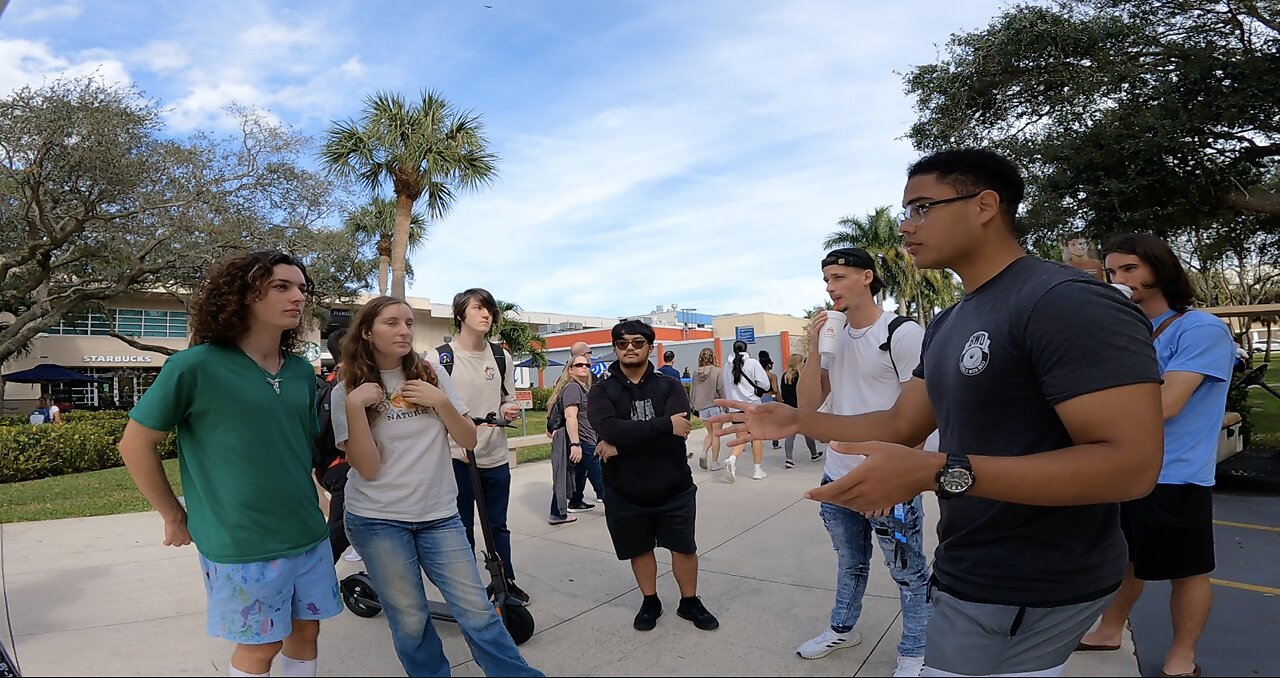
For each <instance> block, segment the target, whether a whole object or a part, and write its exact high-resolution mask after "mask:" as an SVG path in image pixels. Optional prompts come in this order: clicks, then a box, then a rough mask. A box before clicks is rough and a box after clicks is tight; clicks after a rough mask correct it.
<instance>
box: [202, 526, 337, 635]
mask: <svg viewBox="0 0 1280 678" xmlns="http://www.w3.org/2000/svg"><path fill="white" fill-rule="evenodd" d="M200 567H201V569H203V570H204V590H205V593H207V594H208V598H209V612H208V622H207V628H208V632H209V635H211V636H214V637H215V638H225V639H226V640H230V641H232V642H234V643H243V644H245V645H262V644H265V643H275V642H279V641H281V640H284V639H285V638H286V637H288V635H289V634H290V633H292V632H293V620H294V619H309V620H310V619H313V620H320V619H328V618H329V617H334V616H337V615H338V614H339V613H340V612H342V598H341V596H340V595H339V593H338V575H337V572H335V571H334V569H333V554H332V553H331V548H330V546H329V540H328V539H325V540H324V541H322V542H320V543H319V544H316V545H315V546H313V547H311V548H310V549H309V550H307V551H306V552H305V553H300V554H298V555H295V556H289V557H287V558H276V559H275V560H264V561H260V562H256V563H215V562H212V561H210V560H209V559H208V558H205V557H204V554H201V555H200Z"/></svg>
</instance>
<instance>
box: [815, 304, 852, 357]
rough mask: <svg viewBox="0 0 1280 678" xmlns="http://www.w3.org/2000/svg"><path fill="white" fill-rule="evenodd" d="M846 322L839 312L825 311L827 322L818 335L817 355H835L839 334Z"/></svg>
mask: <svg viewBox="0 0 1280 678" xmlns="http://www.w3.org/2000/svg"><path fill="white" fill-rule="evenodd" d="M846 322H847V320H845V317H844V314H843V313H841V312H840V311H827V322H825V323H824V324H823V325H822V333H821V334H819V335H818V353H820V354H822V355H835V353H836V346H837V345H838V344H839V342H840V333H841V332H843V331H844V325H845V323H846Z"/></svg>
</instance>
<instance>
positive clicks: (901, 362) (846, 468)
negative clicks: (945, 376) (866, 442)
mask: <svg viewBox="0 0 1280 678" xmlns="http://www.w3.org/2000/svg"><path fill="white" fill-rule="evenodd" d="M894 317H895V316H894V314H892V313H881V314H880V317H879V318H878V319H877V320H876V321H875V322H874V323H872V324H871V326H870V327H866V328H861V329H858V328H853V327H846V328H845V331H844V332H843V333H842V334H841V335H840V337H839V339H838V340H837V343H836V351H835V353H834V354H832V355H831V356H823V357H822V367H823V369H825V370H827V375H828V377H829V378H830V380H831V396H830V398H829V403H828V407H829V410H828V411H829V412H831V413H832V414H865V413H867V412H878V411H880V410H887V409H889V408H891V407H893V404H894V403H895V402H897V400H898V394H899V393H901V392H902V384H903V383H905V382H907V381H910V380H911V373H912V372H913V371H915V369H916V365H917V364H919V362H920V344H921V342H923V341H924V328H923V327H920V325H919V324H917V323H914V322H909V323H903V324H901V325H899V326H898V329H897V330H895V331H894V333H893V345H892V346H890V347H889V348H890V350H892V351H893V359H894V360H895V361H897V365H898V370H897V372H894V369H893V362H890V360H889V352H888V351H882V350H880V346H881V345H882V344H884V342H885V340H887V339H888V338H889V323H890V322H892V321H893V319H894ZM836 442H839V441H836ZM825 456H826V467H825V471H826V474H827V476H828V477H830V478H831V479H832V480H835V479H837V478H841V477H843V476H844V475H845V474H846V473H848V472H850V471H852V470H853V469H854V468H856V467H857V466H858V464H860V463H862V460H863V459H865V458H866V457H863V456H862V455H860V454H841V453H839V452H836V451H835V450H833V449H831V448H830V445H828V449H827V454H826V455H825Z"/></svg>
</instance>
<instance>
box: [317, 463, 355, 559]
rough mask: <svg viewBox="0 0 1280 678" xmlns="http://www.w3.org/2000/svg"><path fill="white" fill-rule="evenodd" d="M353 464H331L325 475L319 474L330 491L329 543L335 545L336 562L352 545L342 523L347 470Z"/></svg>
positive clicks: (322, 484) (326, 489)
mask: <svg viewBox="0 0 1280 678" xmlns="http://www.w3.org/2000/svg"><path fill="white" fill-rule="evenodd" d="M350 469H351V466H350V465H349V464H347V463H346V462H345V461H344V462H342V463H341V464H338V465H336V466H330V467H329V468H328V469H325V472H324V474H323V475H321V476H319V480H320V487H323V488H324V489H325V491H327V492H328V493H329V545H330V546H332V547H333V562H334V563H335V564H336V563H337V562H338V559H339V558H341V557H342V554H343V553H344V552H345V551H346V550H347V547H348V546H351V542H350V541H348V540H347V530H346V528H345V526H343V524H342V511H343V504H344V503H345V502H344V499H343V498H344V496H345V494H346V489H347V471H348V470H350Z"/></svg>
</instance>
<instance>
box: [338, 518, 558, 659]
mask: <svg viewBox="0 0 1280 678" xmlns="http://www.w3.org/2000/svg"><path fill="white" fill-rule="evenodd" d="M346 526H347V536H348V537H349V538H350V539H351V544H352V545H353V546H355V547H356V550H357V551H359V552H360V555H361V556H362V557H363V558H364V563H365V565H366V566H367V567H368V569H369V578H370V579H371V580H372V581H373V588H374V590H375V591H377V592H378V598H379V599H381V601H382V609H383V610H384V611H386V613H387V623H388V624H390V626H391V641H392V643H393V644H394V645H395V648H396V655H397V656H398V657H399V658H400V665H401V666H403V667H404V670H405V672H406V673H407V674H409V675H410V676H447V675H449V660H448V658H447V657H445V656H444V647H443V646H442V645H441V643H440V636H438V635H436V630H435V627H434V626H433V625H432V623H431V611H430V610H429V609H428V607H427V592H426V588H425V587H424V586H423V585H422V572H426V573H427V578H428V579H430V580H431V583H432V584H435V585H436V588H438V589H440V593H441V594H443V595H444V600H445V602H446V603H448V605H449V611H450V612H451V613H452V614H453V617H454V619H456V620H457V621H458V628H460V629H462V636H463V637H464V638H466V640H467V645H468V646H470V647H471V656H472V657H473V658H474V659H475V660H476V663H477V664H479V665H480V668H482V669H484V672H485V675H489V676H541V675H543V674H542V673H541V672H539V671H537V670H536V669H533V668H531V667H530V666H529V665H528V664H526V663H525V661H524V659H523V658H522V657H521V656H520V651H519V650H517V649H516V644H515V642H514V641H512V640H511V634H509V633H507V629H506V627H504V626H503V625H502V619H500V618H499V617H498V613H497V611H496V610H494V608H493V603H491V602H489V597H488V595H487V594H486V593H485V590H484V584H481V583H480V572H479V570H477V569H476V558H475V555H474V554H473V553H472V551H471V548H470V545H469V544H468V543H467V535H466V530H464V529H463V527H462V521H461V520H460V519H459V518H458V516H457V514H454V515H452V516H449V517H448V518H441V519H440V520H432V521H429V522H423V523H410V522H404V521H399V520H383V519H381V518H366V517H364V516H358V515H355V514H354V513H351V512H347V515H346Z"/></svg>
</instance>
